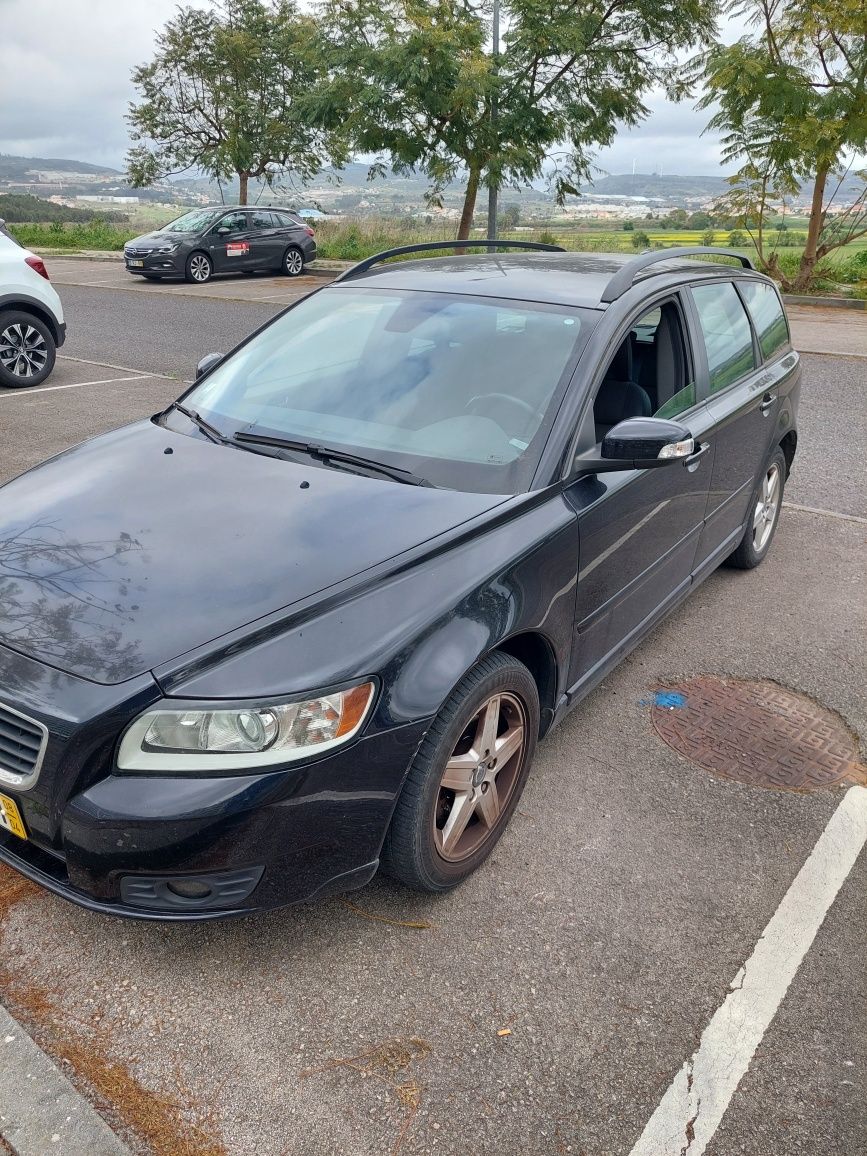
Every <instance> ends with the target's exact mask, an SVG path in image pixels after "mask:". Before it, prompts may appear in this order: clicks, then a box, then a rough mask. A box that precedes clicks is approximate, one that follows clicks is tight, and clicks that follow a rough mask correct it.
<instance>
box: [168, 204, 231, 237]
mask: <svg viewBox="0 0 867 1156" xmlns="http://www.w3.org/2000/svg"><path fill="white" fill-rule="evenodd" d="M222 212H223V210H222V209H194V210H193V212H192V213H184V215H183V216H182V217H178V219H177V220H176V221H171V222H170V223H169V224H168V225H164V226H163V228H162V229H161V230H160V232H162V233H199V232H201V230H202V229H206V228H207V227H208V225H210V223H211V222H212V221H214V220H216V219H217V217H219V215H220V213H222Z"/></svg>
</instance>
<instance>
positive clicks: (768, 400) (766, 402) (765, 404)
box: [759, 393, 777, 417]
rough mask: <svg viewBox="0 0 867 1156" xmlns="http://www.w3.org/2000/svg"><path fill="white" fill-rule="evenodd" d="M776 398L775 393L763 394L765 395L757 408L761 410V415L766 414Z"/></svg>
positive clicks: (772, 406)
mask: <svg viewBox="0 0 867 1156" xmlns="http://www.w3.org/2000/svg"><path fill="white" fill-rule="evenodd" d="M776 400H777V395H776V394H775V393H766V394H765V396H764V397H763V398H762V404H761V405H760V406H759V409H760V410H761V411H762V417H767V416H768V414H769V413H770V412H771V410H772V409H773V408H774V402H775V401H776Z"/></svg>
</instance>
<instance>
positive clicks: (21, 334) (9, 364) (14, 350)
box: [0, 321, 48, 377]
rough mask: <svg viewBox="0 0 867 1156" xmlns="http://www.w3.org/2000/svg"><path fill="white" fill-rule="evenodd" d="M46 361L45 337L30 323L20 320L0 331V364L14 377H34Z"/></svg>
mask: <svg viewBox="0 0 867 1156" xmlns="http://www.w3.org/2000/svg"><path fill="white" fill-rule="evenodd" d="M47 361H48V345H47V344H46V341H45V338H44V337H43V336H42V334H41V333H40V332H39V330H38V329H36V328H35V327H34V326H32V325H27V324H26V323H22V322H20V321H16V322H14V323H13V324H12V325H9V326H7V328H6V329H4V330H3V332H2V333H0V365H2V366H3V368H4V369H5V370H6V371H7V372H8V373H11V374H13V375H14V376H15V377H35V376H36V375H37V373H41V372H42V370H43V369H44V368H45V364H46V362H47Z"/></svg>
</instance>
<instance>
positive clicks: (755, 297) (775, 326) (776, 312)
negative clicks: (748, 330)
mask: <svg viewBox="0 0 867 1156" xmlns="http://www.w3.org/2000/svg"><path fill="white" fill-rule="evenodd" d="M739 288H740V291H741V294H742V295H743V298H744V300H745V301H746V303H747V309H748V310H749V312H750V317H752V319H753V325H755V327H756V332H757V333H758V335H759V346H760V347H761V350H762V357H764V358H765V359H766V360H767V359H768V358H769V357H773V356H774V354H775V353H776V352H777V351H778V350H780V349H782V348H783V346H785V345H788V344H789V326H788V323H787V322H786V315H785V313H784V312H783V305H782V302H781V301H780V298H779V296H778V294H777V291H776V289H774V287H773V286H772V285H764V284H763V283H762V282H761V281H741V282H739Z"/></svg>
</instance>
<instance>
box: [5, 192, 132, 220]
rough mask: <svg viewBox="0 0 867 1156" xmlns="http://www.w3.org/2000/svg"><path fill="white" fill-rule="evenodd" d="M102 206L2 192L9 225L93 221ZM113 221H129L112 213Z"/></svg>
mask: <svg viewBox="0 0 867 1156" xmlns="http://www.w3.org/2000/svg"><path fill="white" fill-rule="evenodd" d="M100 208H101V206H100V205H98V204H94V205H89V206H88V207H86V208H82V209H73V208H70V207H68V206H67V205H55V204H54V202H53V201H45V200H43V199H42V198H41V197H32V196H31V195H30V194H29V193H0V219H2V220H4V221H6V223H7V224H8V225H25V224H36V223H38V224H45V223H46V222H50V221H61V222H63V221H73V222H78V223H79V224H81V223H84V222H86V221H92V220H93V218H94V217H98V216H99V215H100ZM111 219H112V221H128V220H129V217H128V216H127V215H126V214H124V213H112V216H111Z"/></svg>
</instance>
